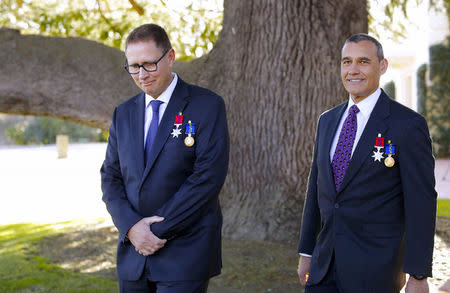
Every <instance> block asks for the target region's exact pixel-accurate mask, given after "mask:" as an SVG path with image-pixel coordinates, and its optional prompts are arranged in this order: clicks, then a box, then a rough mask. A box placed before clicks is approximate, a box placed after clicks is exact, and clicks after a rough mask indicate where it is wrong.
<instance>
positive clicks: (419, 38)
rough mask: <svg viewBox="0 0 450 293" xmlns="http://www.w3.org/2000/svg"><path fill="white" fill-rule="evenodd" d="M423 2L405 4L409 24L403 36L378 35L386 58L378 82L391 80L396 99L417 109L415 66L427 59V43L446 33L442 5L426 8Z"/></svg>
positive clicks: (445, 15) (444, 12)
mask: <svg viewBox="0 0 450 293" xmlns="http://www.w3.org/2000/svg"><path fill="white" fill-rule="evenodd" d="M409 2H414V1H409ZM423 2H425V3H421V4H420V5H418V6H414V7H411V6H412V5H411V6H410V7H408V20H407V22H409V25H408V26H407V32H406V33H407V38H406V39H405V40H402V41H400V43H395V42H393V41H392V40H389V39H387V38H385V39H383V36H381V38H380V42H381V44H382V45H383V48H384V54H385V57H386V58H387V59H388V61H389V68H388V71H387V72H386V74H384V75H383V76H382V78H381V86H383V85H384V84H385V83H387V82H389V81H394V83H395V90H396V100H397V101H399V102H400V103H402V104H404V105H406V106H408V107H410V108H411V109H414V110H417V69H418V68H419V67H420V66H421V65H422V64H424V63H427V64H428V63H429V47H430V46H432V45H435V44H439V43H441V42H442V41H444V40H445V39H446V38H447V36H449V35H450V30H449V21H448V18H447V14H446V11H445V9H444V8H443V5H442V4H440V5H441V6H440V8H431V9H429V7H428V1H423ZM438 5H439V4H438Z"/></svg>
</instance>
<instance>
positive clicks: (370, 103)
mask: <svg viewBox="0 0 450 293" xmlns="http://www.w3.org/2000/svg"><path fill="white" fill-rule="evenodd" d="M380 95H381V89H380V88H378V89H377V90H376V91H374V92H373V93H372V94H371V95H370V96H368V97H367V98H365V99H363V100H362V101H360V102H359V103H357V104H356V105H357V106H358V109H359V112H358V113H356V123H357V128H356V135H355V142H354V143H353V148H352V154H351V155H352V156H353V152H354V151H355V148H356V146H357V145H358V142H359V139H360V138H361V135H362V133H363V131H364V128H365V127H366V124H367V121H368V120H369V118H370V114H372V111H373V108H375V104H376V103H377V101H378V98H379V97H380ZM353 105H355V101H353V99H352V98H351V97H349V99H348V105H347V108H346V109H345V112H344V114H343V115H342V117H341V121H340V122H339V126H338V128H337V130H336V133H335V134H334V139H333V143H332V144H331V149H330V162H332V161H333V156H334V152H335V151H336V146H337V143H338V140H339V134H340V133H341V129H342V125H344V121H345V119H346V118H347V116H348V110H349V109H350V107H351V106H353ZM300 255H302V256H307V257H311V255H309V254H306V253H300Z"/></svg>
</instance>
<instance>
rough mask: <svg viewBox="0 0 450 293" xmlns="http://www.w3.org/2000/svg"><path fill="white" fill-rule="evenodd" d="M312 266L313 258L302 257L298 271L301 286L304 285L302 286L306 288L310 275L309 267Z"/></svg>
mask: <svg viewBox="0 0 450 293" xmlns="http://www.w3.org/2000/svg"><path fill="white" fill-rule="evenodd" d="M310 266H311V258H310V257H308V256H302V255H301V256H300V258H299V259H298V269H297V273H298V278H299V280H300V284H302V286H305V284H306V281H307V278H306V276H307V274H309V267H310Z"/></svg>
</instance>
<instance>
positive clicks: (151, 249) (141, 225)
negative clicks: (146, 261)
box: [127, 216, 167, 256]
mask: <svg viewBox="0 0 450 293" xmlns="http://www.w3.org/2000/svg"><path fill="white" fill-rule="evenodd" d="M162 221H164V218H162V217H158V216H153V217H148V218H143V219H141V220H140V221H139V222H137V223H136V224H134V226H133V227H131V229H130V230H129V231H128V233H127V237H128V239H130V241H131V243H132V244H133V245H134V247H135V249H136V251H137V252H139V253H140V254H142V255H144V256H148V255H152V254H154V253H155V252H157V251H158V250H160V249H161V248H163V247H164V245H165V244H166V242H167V240H166V239H159V238H158V237H156V236H155V234H153V232H152V231H151V229H150V226H151V225H152V224H153V223H156V222H162Z"/></svg>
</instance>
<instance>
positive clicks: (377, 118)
mask: <svg viewBox="0 0 450 293" xmlns="http://www.w3.org/2000/svg"><path fill="white" fill-rule="evenodd" d="M388 116H389V97H388V96H386V94H385V93H384V92H382V93H381V95H380V98H379V99H378V101H377V103H376V104H375V108H374V109H373V111H372V114H371V115H370V117H369V120H368V121H367V124H366V127H365V128H364V131H363V133H362V135H361V138H360V139H359V141H358V145H357V146H356V148H355V151H354V153H353V156H352V159H351V160H350V165H349V166H348V168H347V171H346V172H345V176H344V180H343V181H342V183H341V187H340V190H344V189H345V187H346V186H347V184H348V183H349V182H350V181H351V180H352V178H353V177H354V176H355V175H356V174H357V173H358V170H359V169H360V168H361V166H362V165H363V161H364V160H365V159H366V158H367V156H369V155H370V154H371V153H372V151H373V148H374V145H375V137H377V135H378V133H381V134H382V135H383V134H384V133H385V132H386V130H387V128H388V124H387V123H386V121H385V120H386V118H387V117H388Z"/></svg>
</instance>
